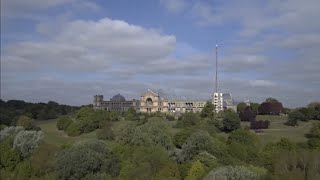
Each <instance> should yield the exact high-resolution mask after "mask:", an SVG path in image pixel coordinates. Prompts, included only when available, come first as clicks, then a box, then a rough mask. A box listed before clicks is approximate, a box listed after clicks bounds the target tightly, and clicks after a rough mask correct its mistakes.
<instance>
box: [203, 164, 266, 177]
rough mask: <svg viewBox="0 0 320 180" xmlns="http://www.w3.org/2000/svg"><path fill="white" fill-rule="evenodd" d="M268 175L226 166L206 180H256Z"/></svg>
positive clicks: (213, 172)
mask: <svg viewBox="0 0 320 180" xmlns="http://www.w3.org/2000/svg"><path fill="white" fill-rule="evenodd" d="M265 175H266V173H265V172H262V173H258V172H254V171H253V170H250V169H249V168H247V167H244V166H234V167H232V166H226V167H220V168H217V169H213V170H212V171H211V172H210V173H209V174H208V175H207V176H206V177H205V178H204V179H205V180H220V179H230V180H233V179H237V180H256V179H260V178H262V177H263V176H265Z"/></svg>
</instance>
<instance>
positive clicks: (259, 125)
mask: <svg viewBox="0 0 320 180" xmlns="http://www.w3.org/2000/svg"><path fill="white" fill-rule="evenodd" d="M269 126H270V121H268V120H265V121H263V120H259V121H251V122H250V129H268V128H269Z"/></svg>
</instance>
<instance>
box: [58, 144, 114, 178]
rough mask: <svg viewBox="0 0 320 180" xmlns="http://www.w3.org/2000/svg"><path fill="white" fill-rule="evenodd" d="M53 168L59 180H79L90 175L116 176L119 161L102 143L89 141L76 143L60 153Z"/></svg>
mask: <svg viewBox="0 0 320 180" xmlns="http://www.w3.org/2000/svg"><path fill="white" fill-rule="evenodd" d="M55 167H56V171H57V174H58V177H59V178H61V179H81V178H83V177H85V176H86V175H88V174H92V173H107V174H109V175H111V176H117V175H119V172H120V161H119V159H118V157H117V156H116V155H115V154H114V153H112V152H111V151H110V150H109V149H108V148H107V146H106V145H105V144H104V143H103V142H101V141H97V140H90V141H84V142H79V143H76V144H74V145H73V146H72V147H71V148H69V149H66V150H64V151H62V153H61V154H60V155H59V156H58V159H57V161H56V165H55Z"/></svg>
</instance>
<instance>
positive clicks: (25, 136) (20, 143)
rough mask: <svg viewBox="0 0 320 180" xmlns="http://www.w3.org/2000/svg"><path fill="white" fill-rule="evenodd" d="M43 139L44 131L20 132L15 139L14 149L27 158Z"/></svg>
mask: <svg viewBox="0 0 320 180" xmlns="http://www.w3.org/2000/svg"><path fill="white" fill-rule="evenodd" d="M42 138H43V133H42V131H25V130H24V131H20V132H19V133H18V134H17V135H16V137H15V138H14V141H13V147H14V148H15V149H17V150H18V151H19V152H20V154H21V156H22V157H24V158H26V157H28V156H30V155H31V153H32V152H33V151H34V149H35V148H37V147H38V145H39V144H40V142H41V140H42Z"/></svg>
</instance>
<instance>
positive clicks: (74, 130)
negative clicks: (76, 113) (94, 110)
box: [66, 122, 82, 136]
mask: <svg viewBox="0 0 320 180" xmlns="http://www.w3.org/2000/svg"><path fill="white" fill-rule="evenodd" d="M66 133H67V134H68V136H79V135H80V134H81V133H82V131H81V126H80V124H79V123H77V122H73V123H71V124H70V125H69V126H68V128H67V129H66Z"/></svg>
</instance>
